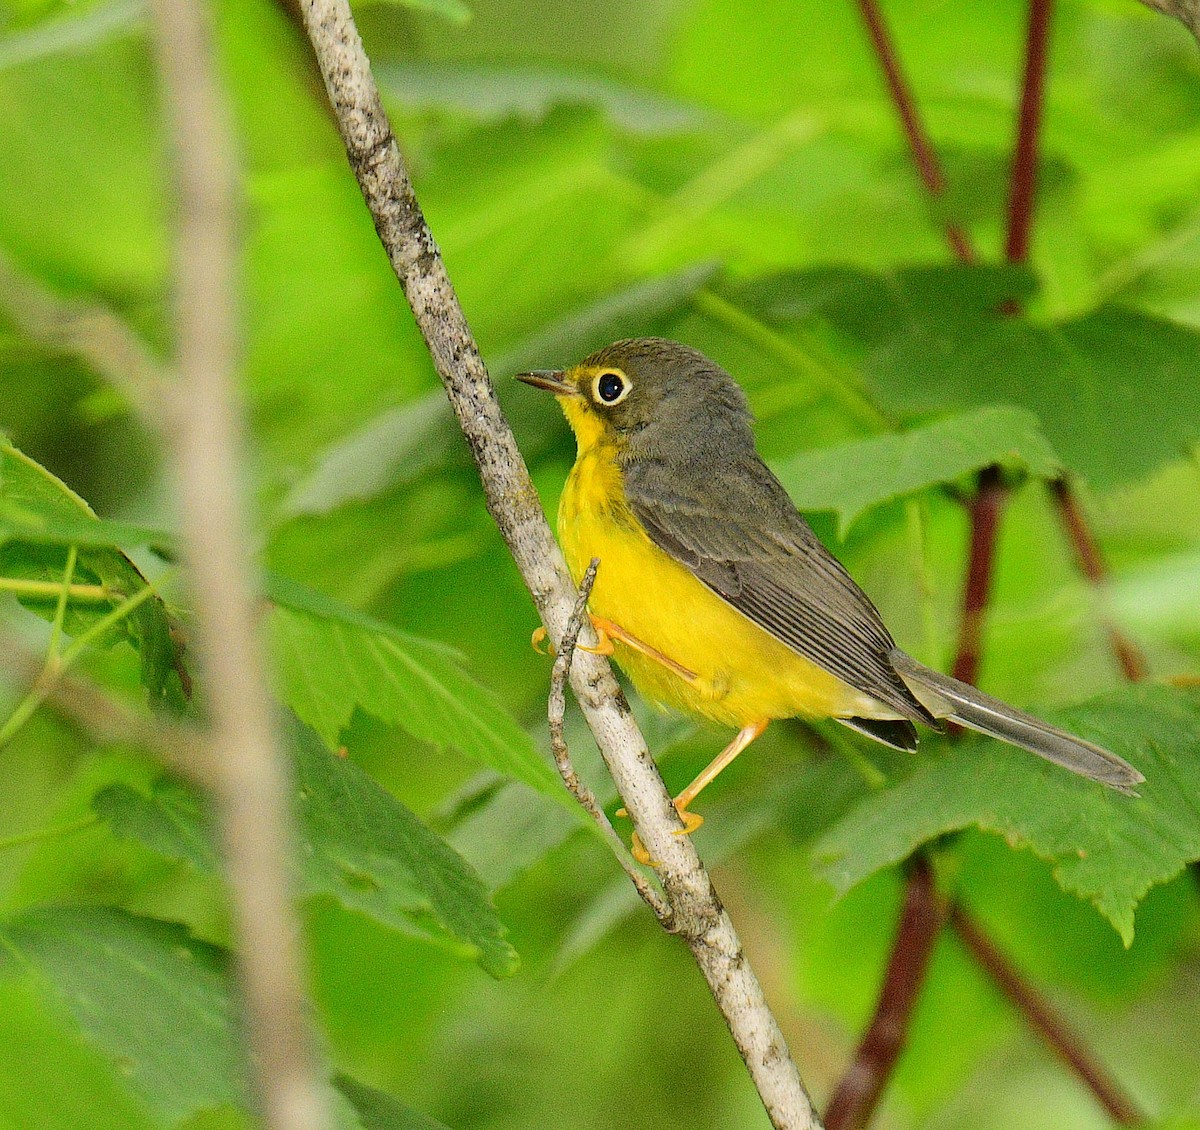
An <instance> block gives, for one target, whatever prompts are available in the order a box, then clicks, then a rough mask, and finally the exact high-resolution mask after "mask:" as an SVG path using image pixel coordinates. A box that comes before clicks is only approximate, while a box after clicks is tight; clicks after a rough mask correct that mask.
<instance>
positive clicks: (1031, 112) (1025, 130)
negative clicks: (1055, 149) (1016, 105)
mask: <svg viewBox="0 0 1200 1130" xmlns="http://www.w3.org/2000/svg"><path fill="white" fill-rule="evenodd" d="M1052 8H1053V0H1029V26H1028V31H1027V33H1026V38H1025V80H1024V83H1023V85H1022V89H1021V111H1020V116H1019V118H1018V120H1017V144H1016V148H1015V150H1014V152H1013V167H1012V182H1011V186H1010V190H1009V197H1008V241H1007V243H1006V244H1005V248H1004V255H1005V258H1006V259H1007V260H1008V261H1009V262H1010V263H1024V262H1025V260H1026V259H1027V258H1028V257H1029V233H1030V229H1031V228H1032V227H1033V203H1034V196H1035V194H1036V192H1037V165H1038V135H1039V133H1040V132H1041V127H1042V106H1043V103H1044V93H1045V85H1046V54H1047V47H1048V45H1049V42H1050V13H1051V11H1052Z"/></svg>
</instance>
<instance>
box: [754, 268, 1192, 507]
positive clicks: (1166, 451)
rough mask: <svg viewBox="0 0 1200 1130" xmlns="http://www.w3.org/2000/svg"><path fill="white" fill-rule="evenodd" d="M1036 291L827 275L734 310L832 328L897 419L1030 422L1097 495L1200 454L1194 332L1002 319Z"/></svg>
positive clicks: (942, 278)
mask: <svg viewBox="0 0 1200 1130" xmlns="http://www.w3.org/2000/svg"><path fill="white" fill-rule="evenodd" d="M1031 287H1032V280H1031V279H1030V277H1029V276H1028V275H1027V274H1025V273H1023V272H1019V271H1014V270H1013V269H1011V268H983V267H962V266H953V267H923V268H912V269H907V270H900V271H896V272H894V273H892V274H888V275H872V274H868V273H866V272H859V271H852V270H847V269H827V270H821V271H816V272H798V273H796V274H789V275H783V276H775V277H773V278H770V279H764V280H758V281H757V282H756V283H754V284H752V285H751V286H750V287H748V288H747V289H745V290H744V291H742V292H741V294H740V296H739V301H741V302H743V303H745V304H746V305H748V306H749V307H751V308H752V309H754V310H755V312H756V313H758V314H759V315H760V316H762V317H766V318H770V319H773V320H776V321H783V322H786V321H793V320H795V321H800V322H803V323H809V324H811V323H818V324H819V323H821V322H824V323H827V324H828V325H830V326H832V327H833V328H834V329H835V330H836V331H837V332H838V333H840V334H842V335H844V337H845V338H846V339H847V340H848V342H849V344H850V346H851V348H853V349H854V350H856V351H859V352H860V354H861V358H862V366H863V372H864V375H865V377H866V379H867V382H868V386H869V390H870V392H871V394H872V396H873V397H874V399H875V401H876V403H878V404H879V405H881V406H882V407H885V408H886V409H888V410H889V411H891V412H893V413H914V412H931V411H934V412H944V411H946V410H947V409H954V408H958V409H965V408H972V407H977V406H981V405H995V404H1009V405H1014V406H1018V407H1021V408H1025V409H1027V410H1028V411H1030V412H1032V413H1033V414H1034V415H1035V416H1036V417H1037V419H1038V420H1039V421H1040V423H1041V426H1042V430H1043V431H1044V432H1045V434H1046V437H1047V438H1048V439H1049V441H1050V443H1051V444H1052V445H1053V448H1054V450H1055V451H1057V452H1058V453H1059V454H1060V455H1061V456H1062V459H1063V461H1064V462H1065V463H1066V465H1067V466H1068V467H1070V468H1071V469H1072V470H1074V471H1077V472H1078V473H1080V474H1081V475H1083V476H1084V477H1085V478H1087V479H1088V480H1090V481H1091V482H1092V483H1093V484H1094V485H1095V486H1097V487H1099V488H1111V487H1114V486H1117V485H1120V484H1121V483H1126V482H1131V481H1135V480H1138V479H1141V478H1143V477H1145V476H1146V475H1148V474H1149V473H1150V472H1151V471H1153V470H1155V469H1156V468H1158V467H1160V466H1162V465H1163V464H1165V463H1168V462H1170V461H1172V460H1175V459H1178V458H1179V457H1181V456H1182V455H1183V454H1184V453H1185V452H1186V450H1187V449H1188V447H1189V446H1190V445H1191V444H1194V443H1196V442H1197V441H1200V382H1197V381H1196V379H1195V368H1196V358H1197V357H1198V356H1200V331H1197V330H1195V329H1191V328H1189V327H1186V326H1182V325H1176V324H1173V323H1171V322H1168V321H1164V320H1163V319H1160V318H1154V317H1150V316H1149V315H1146V314H1141V313H1137V312H1135V311H1132V310H1126V309H1122V308H1120V307H1116V306H1102V307H1100V308H1099V309H1097V310H1095V311H1093V312H1092V313H1090V314H1088V315H1087V316H1086V317H1083V318H1079V319H1076V320H1074V321H1068V322H1064V323H1062V324H1058V325H1039V324H1035V323H1033V322H1030V321H1028V320H1027V319H1025V318H1024V317H1020V316H1009V315H1006V314H1005V313H1004V306H1005V304H1006V303H1008V302H1010V301H1021V300H1024V299H1026V298H1028V297H1029V295H1030V292H1031Z"/></svg>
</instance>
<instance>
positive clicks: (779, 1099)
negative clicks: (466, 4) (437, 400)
mask: <svg viewBox="0 0 1200 1130" xmlns="http://www.w3.org/2000/svg"><path fill="white" fill-rule="evenodd" d="M302 13H303V17H304V25H305V28H306V29H307V31H308V35H309V38H310V39H311V41H312V44H313V48H314V50H315V52H316V56H317V62H318V64H319V66H320V69H321V74H322V76H323V78H324V81H325V86H326V89H327V91H328V93H329V99H330V102H331V104H332V106H333V109H334V114H335V116H336V117H337V121H338V128H339V130H340V131H341V134H342V140H343V142H344V144H345V147H346V154H347V156H348V158H349V160H350V166H351V168H352V169H353V171H354V174H355V176H356V177H357V179H358V183H359V187H360V188H361V190H362V193H363V197H364V199H365V200H366V203H367V207H368V209H369V210H370V212H371V216H372V218H373V220H374V222H375V230H376V231H377V232H378V233H379V238H380V240H381V242H382V243H383V246H384V249H385V250H386V252H387V255H388V258H389V259H390V260H391V263H392V267H393V269H394V270H395V272H396V275H397V277H398V278H399V280H400V285H401V287H402V288H403V290H404V294H405V296H406V297H407V299H408V303H409V305H410V306H411V307H412V311H413V314H414V316H415V318H416V321H417V325H418V327H419V329H420V331H421V334H422V336H423V337H424V339H425V342H426V345H427V346H428V348H429V352H430V355H431V356H432V358H433V363H434V366H435V368H436V369H437V372H438V375H439V377H440V378H441V380H442V383H443V385H444V386H445V388H446V393H447V396H448V397H449V399H450V403H451V405H452V406H453V409H454V411H455V413H456V415H457V416H458V420H459V423H460V425H461V426H462V430H463V434H464V435H465V436H466V438H467V443H468V444H469V445H470V448H471V451H472V453H473V455H474V457H475V461H476V464H477V466H478V468H479V475H480V479H481V481H482V483H483V489H484V494H485V497H486V500H487V506H488V509H489V511H490V512H491V514H492V517H493V518H494V519H495V521H496V524H497V526H498V527H499V528H500V532H501V534H502V535H503V536H504V538H505V541H506V542H507V543H508V547H509V550H510V552H511V553H512V556H513V559H514V561H515V562H516V564H517V568H518V569H519V570H520V572H521V576H522V578H523V579H524V581H525V584H526V586H527V587H528V589H529V591H530V593H531V595H532V596H533V600H534V604H535V605H536V607H537V610H538V613H539V615H540V616H541V618H542V623H543V624H544V625H545V627H546V630H547V633H548V635H549V637H550V641H551V643H553V644H554V645H555V646H556V647H558V646H560V645H561V643H562V640H563V636H564V634H565V632H566V629H567V625H568V622H569V620H570V618H571V612H572V609H573V608H574V605H575V598H576V592H575V587H574V585H573V584H572V583H571V580H570V577H569V575H568V574H567V571H566V567H565V565H564V563H563V559H562V555H561V553H560V551H559V549H558V546H557V544H556V542H555V541H554V538H553V536H552V534H551V533H550V528H549V526H548V525H547V524H546V520H545V517H544V515H543V513H542V509H541V505H540V503H539V502H538V498H537V495H536V493H535V491H534V488H533V484H532V482H531V481H530V478H529V472H528V469H527V468H526V466H525V462H524V460H523V459H522V458H521V454H520V452H519V451H518V450H517V445H516V442H515V440H514V439H513V435H512V431H511V429H510V428H509V426H508V422H507V421H506V420H505V418H504V416H503V414H502V413H501V411H500V406H499V403H498V402H497V400H496V396H495V392H494V390H493V388H492V384H491V380H490V379H489V377H488V374H487V370H486V369H485V367H484V364H483V361H482V359H481V358H480V356H479V350H478V348H477V346H476V344H475V341H474V338H473V337H472V335H471V332H470V329H469V328H468V326H467V323H466V319H465V318H464V316H463V313H462V309H461V307H460V306H459V303H458V299H457V297H456V295H455V293H454V288H453V287H452V285H451V283H450V279H449V277H448V276H447V273H446V268H445V264H444V263H443V262H442V258H441V255H440V254H439V252H438V249H437V245H436V244H435V242H434V239H433V235H432V234H431V232H430V230H429V227H428V226H427V224H426V223H425V219H424V216H423V215H422V214H421V209H420V206H419V205H418V203H417V199H416V196H415V195H414V193H413V188H412V184H411V182H410V181H409V178H408V173H407V171H406V169H405V167H404V163H403V161H402V159H401V157H400V151H399V149H398V147H397V145H396V142H395V139H394V138H393V136H392V131H391V126H390V124H389V122H388V119H387V115H386V114H385V113H384V110H383V106H382V104H381V102H380V97H379V91H378V88H377V87H376V85H375V81H374V79H373V78H372V76H371V70H370V64H369V62H368V60H367V56H366V53H365V52H364V51H363V47H362V42H361V40H360V39H359V35H358V31H357V29H356V27H355V26H354V20H353V18H352V16H351V14H350V7H349V4H348V3H347V0H303V3H302ZM586 634H587V639H588V640H589V641H590V640H591V639H593V638H594V637H593V634H592V632H591V629H590V626H589V627H588V628H587V630H586ZM571 686H572V689H573V690H574V692H575V697H576V699H577V700H578V702H579V704H580V707H581V709H582V710H583V713H584V716H585V718H586V719H587V722H588V725H589V726H590V727H591V729H592V732H593V734H594V735H595V737H596V741H597V744H598V745H599V747H600V751H601V753H602V754H603V756H604V759H605V763H606V764H607V766H608V769H609V772H610V773H611V774H612V777H613V781H614V782H615V784H616V786H617V789H618V791H619V792H620V794H621V797H622V799H623V800H624V802H625V806H626V808H627V809H628V811H629V813H630V815H631V817H632V818H633V824H634V827H635V829H636V830H637V833H638V835H639V836H640V837H641V840H642V843H643V844H644V845H645V846H646V849H647V850H648V851H649V852H650V854H651V856H652V858H654V859H655V860H657V861H658V862H659V869H658V870H659V875H660V877H661V880H662V884H663V888H664V891H665V893H666V896H667V899H668V901H669V903H670V907H671V921H672V926H673V930H674V932H675V933H677V934H679V935H680V936H681V937H682V938H683V939H684V940H685V941H686V942H687V944H688V946H689V947H690V949H691V951H692V953H693V955H694V957H695V959H696V962H697V964H698V965H699V967H700V969H701V971H702V972H703V974H704V976H705V979H706V980H707V982H708V984H709V987H710V989H711V991H712V993H713V997H714V999H715V1000H716V1002H717V1004H718V1007H719V1008H720V1009H721V1012H722V1014H723V1016H724V1017H725V1020H726V1022H727V1023H728V1025H729V1029H730V1031H731V1033H732V1034H733V1038H734V1041H735V1043H736V1044H737V1046H738V1050H739V1051H740V1052H741V1054H742V1057H743V1059H744V1060H745V1062H746V1065H747V1068H748V1069H749V1071H750V1075H751V1077H752V1078H753V1080H754V1084H755V1086H756V1087H757V1088H758V1091H759V1094H760V1095H761V1096H762V1100H763V1104H764V1105H765V1107H766V1109H767V1113H768V1114H769V1116H770V1118H771V1121H772V1123H773V1125H774V1126H776V1127H777V1128H781V1130H782V1128H784V1127H788V1128H810V1127H816V1126H819V1121H818V1119H817V1116H816V1114H815V1112H814V1110H813V1107H812V1103H811V1101H810V1100H809V1097H808V1095H807V1093H806V1092H805V1090H804V1086H803V1084H802V1083H801V1081H800V1076H799V1073H798V1072H797V1070H796V1067H795V1065H794V1064H793V1063H792V1060H791V1057H790V1056H789V1054H788V1050H787V1046H786V1043H785V1041H784V1038H783V1035H782V1033H781V1032H780V1030H779V1026H778V1024H777V1023H776V1021H775V1018H774V1017H773V1016H772V1015H771V1013H770V1010H769V1009H768V1008H767V1006H766V1002H765V1000H764V999H763V994H762V988H761V986H760V985H759V982H758V979H757V978H756V977H755V975H754V973H753V971H752V970H751V968H750V965H749V963H748V962H747V960H746V957H745V954H744V953H743V952H742V946H741V942H740V940H739V939H738V936H737V932H736V931H735V929H734V926H733V923H732V922H731V921H730V919H729V916H728V914H726V913H725V910H724V908H723V907H722V905H721V902H720V900H719V899H718V897H717V894H716V891H715V890H714V889H713V885H712V881H711V880H710V878H709V876H708V873H707V872H706V871H705V870H704V868H703V866H702V865H701V863H700V859H699V857H698V856H697V854H696V850H695V848H694V847H693V845H692V843H691V841H690V839H688V837H686V836H680V835H677V834H676V833H677V832H678V831H679V830H680V828H681V824H680V821H679V817H678V814H677V813H676V811H675V806H674V805H673V804H672V803H671V798H670V796H669V794H668V793H667V790H666V788H665V787H664V785H663V783H662V778H661V777H660V776H659V774H658V770H657V768H656V767H655V765H654V761H653V759H652V758H651V757H650V754H649V752H648V751H647V749H646V743H645V740H644V739H643V738H642V735H641V734H640V732H639V731H638V728H637V726H636V724H635V723H634V720H633V717H632V715H631V714H630V711H629V706H628V704H627V703H626V702H625V699H624V696H623V695H622V694H621V691H620V688H619V687H618V685H617V683H616V680H615V679H614V678H613V676H612V672H611V671H610V669H609V667H608V663H607V662H606V661H605V660H603V659H602V658H600V657H599V656H596V655H592V654H589V653H587V652H581V653H580V654H578V655H577V656H576V657H575V659H574V664H573V667H572V671H571Z"/></svg>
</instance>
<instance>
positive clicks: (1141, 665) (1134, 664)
mask: <svg viewBox="0 0 1200 1130" xmlns="http://www.w3.org/2000/svg"><path fill="white" fill-rule="evenodd" d="M1050 497H1051V498H1053V500H1054V506H1055V509H1056V510H1057V511H1058V517H1059V520H1060V521H1061V522H1062V525H1063V530H1064V531H1065V532H1066V535H1067V538H1068V539H1069V540H1070V542H1071V548H1072V549H1074V550H1075V562H1076V564H1077V565H1078V566H1079V571H1080V572H1081V573H1082V574H1083V575H1084V576H1085V577H1086V578H1087V579H1088V581H1089V582H1090V584H1091V585H1092V587H1093V588H1094V589H1096V590H1097V592H1099V593H1100V594H1101V595H1103V593H1104V591H1105V590H1106V589H1107V587H1108V569H1107V568H1106V567H1105V564H1104V557H1103V555H1102V554H1101V552H1100V545H1099V543H1098V542H1097V541H1096V535H1095V533H1094V532H1093V531H1092V528H1091V526H1090V525H1088V521H1087V517H1086V516H1085V515H1084V513H1083V507H1081V506H1080V505H1079V498H1078V496H1077V495H1076V494H1075V492H1074V491H1073V490H1072V489H1071V484H1070V483H1068V482H1067V480H1066V479H1055V480H1054V482H1052V483H1051V484H1050ZM1101 620H1102V623H1103V626H1104V631H1105V633H1106V634H1107V636H1108V646H1109V647H1110V648H1112V653H1113V655H1114V656H1115V657H1116V660H1117V664H1118V665H1119V666H1120V668H1121V674H1122V675H1124V676H1125V678H1126V680H1128V681H1129V682H1131V683H1137V682H1140V681H1141V680H1142V679H1144V678H1146V677H1147V676H1148V675H1149V674H1150V669H1149V667H1148V666H1147V664H1146V657H1145V655H1143V654H1142V650H1141V648H1139V647H1138V646H1137V644H1135V643H1134V642H1133V641H1132V640H1131V639H1130V638H1129V637H1128V636H1126V635H1125V633H1124V632H1122V631H1121V629H1120V628H1118V627H1117V625H1116V624H1115V623H1114V622H1113V621H1112V619H1111V618H1110V617H1109V616H1108V615H1107V613H1104V614H1103V615H1102V617H1101Z"/></svg>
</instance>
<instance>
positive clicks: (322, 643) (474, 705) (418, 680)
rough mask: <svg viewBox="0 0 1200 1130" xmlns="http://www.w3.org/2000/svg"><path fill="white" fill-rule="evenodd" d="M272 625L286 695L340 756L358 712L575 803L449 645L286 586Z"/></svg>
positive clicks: (274, 583) (276, 593)
mask: <svg viewBox="0 0 1200 1130" xmlns="http://www.w3.org/2000/svg"><path fill="white" fill-rule="evenodd" d="M267 588H268V592H269V595H270V597H271V599H272V600H273V601H274V602H275V605H276V607H275V609H274V611H273V612H272V613H271V616H270V619H269V628H270V635H271V643H272V653H273V655H274V658H275V667H276V677H277V684H278V687H279V693H280V695H281V697H282V698H283V700H284V701H285V702H286V703H287V704H288V706H290V707H291V708H292V709H293V710H294V711H295V712H296V714H298V715H299V716H300V718H301V719H302V720H303V721H305V722H307V723H308V724H309V725H310V726H312V727H313V729H314V730H316V731H317V733H319V734H320V735H321V737H322V738H323V739H324V740H325V743H326V744H327V745H328V746H329V748H330V749H337V747H338V744H339V739H340V736H341V733H342V731H343V730H344V729H345V728H346V726H347V724H348V723H349V722H350V719H351V717H352V715H353V714H354V711H355V710H356V709H361V710H364V711H365V712H366V713H368V714H370V715H372V716H373V717H375V718H378V719H379V720H380V721H381V722H384V723H386V724H387V725H389V726H401V727H402V728H403V729H405V730H406V731H407V732H408V733H410V734H412V735H413V737H416V738H420V739H421V740H422V741H427V742H431V743H432V744H434V745H438V746H441V745H450V746H453V747H454V748H455V749H458V750H461V751H462V752H463V753H465V754H466V755H467V756H468V757H474V758H477V759H478V760H479V761H481V762H482V763H483V764H485V765H489V766H491V767H492V768H493V769H496V770H497V771H498V772H500V773H503V774H505V775H506V776H509V777H516V778H517V779H518V780H521V781H524V782H525V783H526V784H527V785H532V786H533V787H534V788H535V789H537V790H538V791H539V792H542V793H545V794H546V795H547V796H551V797H554V798H555V799H558V800H560V801H562V802H563V803H568V800H567V797H566V793H565V792H564V790H563V788H562V785H561V783H560V782H559V779H558V777H557V775H556V774H555V772H554V770H553V769H551V768H550V764H549V762H548V761H546V760H545V758H543V757H542V756H541V755H540V754H539V753H538V751H537V749H536V748H535V747H534V744H533V740H532V739H531V738H530V736H529V735H528V734H527V733H526V732H525V731H524V730H523V729H521V727H520V726H518V725H517V723H516V721H515V720H514V719H513V717H512V716H511V715H510V714H509V713H508V712H507V711H506V710H505V709H504V707H503V706H501V704H500V703H499V701H498V700H497V699H496V698H495V696H494V695H493V694H492V693H491V692H490V691H488V690H487V689H486V688H485V687H482V686H481V685H480V684H479V683H477V682H475V681H474V680H473V679H472V678H471V677H470V676H469V675H468V674H467V673H466V672H465V671H464V670H463V668H462V662H463V660H462V657H461V656H460V655H459V654H458V653H457V652H455V651H453V650H451V649H450V648H448V647H445V646H444V645H442V644H437V643H433V642H431V641H429V640H425V639H421V638H420V637H418V636H413V635H410V634H409V633H407V632H402V631H400V629H399V628H394V627H392V626H391V625H390V624H385V623H383V622H382V621H379V620H374V619H372V618H371V617H369V616H365V615H363V614H362V613H360V612H355V611H354V610H353V609H350V608H347V607H345V606H344V605H341V604H339V603H338V602H337V601H335V600H332V599H330V598H329V597H326V596H323V595H322V594H320V593H317V592H315V591H313V590H311V589H306V588H305V587H304V586H302V585H298V584H296V583H295V582H294V581H289V580H287V579H286V578H284V577H280V576H272V577H270V578H269V580H268V585H267Z"/></svg>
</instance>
